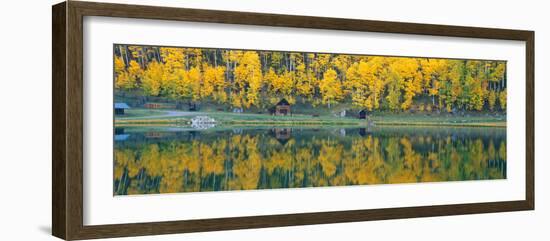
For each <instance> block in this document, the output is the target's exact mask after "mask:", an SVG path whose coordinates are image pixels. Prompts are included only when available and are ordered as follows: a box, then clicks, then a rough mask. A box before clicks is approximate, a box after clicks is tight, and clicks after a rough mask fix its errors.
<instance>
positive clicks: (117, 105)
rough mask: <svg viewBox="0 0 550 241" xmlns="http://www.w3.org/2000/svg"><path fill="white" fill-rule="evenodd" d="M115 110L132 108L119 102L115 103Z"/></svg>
mask: <svg viewBox="0 0 550 241" xmlns="http://www.w3.org/2000/svg"><path fill="white" fill-rule="evenodd" d="M115 109H130V106H128V105H127V104H126V103H122V102H118V103H115Z"/></svg>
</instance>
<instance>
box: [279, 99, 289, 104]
mask: <svg viewBox="0 0 550 241" xmlns="http://www.w3.org/2000/svg"><path fill="white" fill-rule="evenodd" d="M277 105H290V103H288V101H287V100H286V99H285V98H283V99H282V100H281V101H279V103H277Z"/></svg>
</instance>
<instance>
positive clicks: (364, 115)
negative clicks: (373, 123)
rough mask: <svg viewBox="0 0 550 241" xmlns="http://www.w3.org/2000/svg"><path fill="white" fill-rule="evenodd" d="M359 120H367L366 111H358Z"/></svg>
mask: <svg viewBox="0 0 550 241" xmlns="http://www.w3.org/2000/svg"><path fill="white" fill-rule="evenodd" d="M359 119H367V110H361V111H359Z"/></svg>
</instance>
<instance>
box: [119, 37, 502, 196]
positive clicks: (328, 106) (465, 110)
mask: <svg viewBox="0 0 550 241" xmlns="http://www.w3.org/2000/svg"><path fill="white" fill-rule="evenodd" d="M372 54H376V53H372ZM113 85H114V103H113V115H114V124H113V139H114V153H113V171H114V172H113V173H114V174H113V177H112V178H113V195H115V196H117V195H143V194H162V193H188V192H214V191H242V190H264V189H285V188H305V187H311V188H313V187H337V186H351V185H381V184H390V185H391V184H404V183H409V184H411V183H428V182H456V181H490V180H499V179H506V166H507V163H506V102H507V95H506V93H507V90H506V87H507V79H506V61H500V60H479V59H445V58H431V57H430V58H428V57H418V56H415V57H405V56H379V55H358V54H346V53H315V52H292V51H272V50H241V49H217V48H199V47H172V46H171V47H167V46H146V45H132V44H115V45H113Z"/></svg>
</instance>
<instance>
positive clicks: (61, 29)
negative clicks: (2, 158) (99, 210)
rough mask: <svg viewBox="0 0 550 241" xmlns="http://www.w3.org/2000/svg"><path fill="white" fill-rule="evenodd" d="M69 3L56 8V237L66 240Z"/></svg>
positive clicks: (54, 82)
mask: <svg viewBox="0 0 550 241" xmlns="http://www.w3.org/2000/svg"><path fill="white" fill-rule="evenodd" d="M65 7H66V4H65V3H60V4H57V5H54V6H53V7H52V105H53V106H52V234H53V235H54V236H56V237H60V238H65V237H66V223H65V221H66V204H67V202H66V200H67V195H66V194H67V190H66V184H67V182H66V174H65V172H66V168H65V167H66V166H65V164H66V159H65V147H66V142H65V134H66V122H65V113H66V112H65V110H66V105H65V104H66V102H65V90H66V89H65V80H66V72H65V66H66V58H65V57H66V52H65V47H66V41H65V37H66V27H65V26H66V21H65V11H66V8H65Z"/></svg>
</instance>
